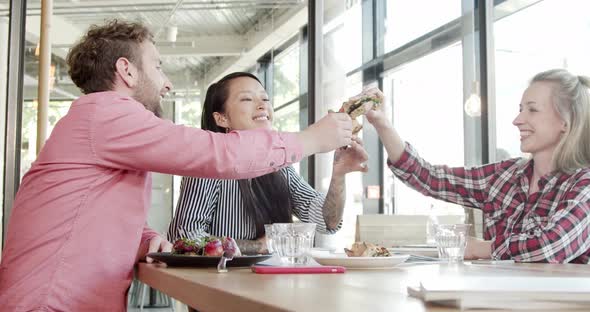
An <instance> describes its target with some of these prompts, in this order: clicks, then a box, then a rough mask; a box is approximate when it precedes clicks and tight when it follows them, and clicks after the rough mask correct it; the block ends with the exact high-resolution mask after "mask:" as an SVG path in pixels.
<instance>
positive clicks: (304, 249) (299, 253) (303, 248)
mask: <svg viewBox="0 0 590 312" xmlns="http://www.w3.org/2000/svg"><path fill="white" fill-rule="evenodd" d="M272 231H273V237H272V247H273V249H274V251H275V252H276V253H277V254H278V256H279V257H280V258H281V262H283V263H284V264H287V265H298V264H307V263H308V262H309V260H310V258H311V247H312V246H313V238H314V235H315V224H314V223H274V224H273V225H272Z"/></svg>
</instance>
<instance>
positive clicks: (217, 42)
mask: <svg viewBox="0 0 590 312" xmlns="http://www.w3.org/2000/svg"><path fill="white" fill-rule="evenodd" d="M156 45H157V46H158V50H159V51H160V55H162V56H166V57H191V56H236V55H241V54H242V53H244V52H245V51H246V50H247V41H246V39H244V37H243V36H207V37H182V38H178V41H176V42H165V41H162V42H157V43H156Z"/></svg>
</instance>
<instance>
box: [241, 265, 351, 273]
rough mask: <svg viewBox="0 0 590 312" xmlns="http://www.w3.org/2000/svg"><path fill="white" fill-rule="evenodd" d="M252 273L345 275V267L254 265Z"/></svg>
mask: <svg viewBox="0 0 590 312" xmlns="http://www.w3.org/2000/svg"><path fill="white" fill-rule="evenodd" d="M252 272H254V273H257V274H300V273H308V274H322V273H323V274H325V273H344V272H346V268H345V267H341V266H328V265H325V266H310V267H282V266H266V265H253V266H252Z"/></svg>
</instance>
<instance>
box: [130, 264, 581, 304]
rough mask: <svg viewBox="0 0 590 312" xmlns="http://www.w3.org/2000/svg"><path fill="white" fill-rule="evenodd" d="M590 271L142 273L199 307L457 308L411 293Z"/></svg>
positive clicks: (412, 268)
mask: <svg viewBox="0 0 590 312" xmlns="http://www.w3.org/2000/svg"><path fill="white" fill-rule="evenodd" d="M446 275H448V276H496V277H497V276H507V277H508V276H563V277H566V276H572V277H575V276H586V277H590V267H589V266H587V265H576V264H495V265H491V264H485V265H484V264H469V263H466V264H464V265H454V266H450V265H445V264H427V265H425V264H413V265H410V264H404V265H401V266H397V267H395V268H392V269H371V270H369V269H366V270H354V269H349V270H348V271H347V272H346V273H344V274H254V273H252V272H251V271H250V269H248V268H230V269H229V272H227V273H217V271H216V270H215V269H214V268H210V269H209V268H207V269H199V268H166V267H163V266H162V265H157V264H146V263H141V264H139V268H138V278H139V279H140V280H141V281H142V282H144V283H146V284H148V285H150V286H151V287H153V288H156V289H158V290H160V291H162V292H164V293H166V294H168V295H170V296H171V297H173V298H175V299H177V300H179V301H181V302H184V303H185V304H187V305H189V306H192V307H194V308H196V309H197V310H199V311H205V312H208V311H355V312H358V311H415V312H419V311H437V312H438V311H455V310H454V309H449V308H443V307H439V306H434V305H425V304H424V303H423V302H422V301H420V300H418V299H415V298H412V297H409V296H408V295H407V291H406V287H407V286H408V285H417V284H418V283H419V281H420V280H422V279H425V278H429V277H433V276H446Z"/></svg>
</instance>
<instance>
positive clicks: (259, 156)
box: [0, 92, 302, 311]
mask: <svg viewBox="0 0 590 312" xmlns="http://www.w3.org/2000/svg"><path fill="white" fill-rule="evenodd" d="M301 157H302V147H301V144H300V143H299V142H298V140H297V139H296V138H295V135H294V134H289V133H278V132H272V131H264V130H253V131H241V132H232V133H230V134H219V133H212V132H207V131H203V130H200V129H196V128H190V127H185V126H180V125H175V124H173V123H172V122H170V121H166V120H162V119H159V118H157V117H155V116H154V114H153V113H151V112H149V111H147V110H146V109H145V108H144V107H143V106H142V105H141V104H140V103H138V102H136V101H135V100H133V99H131V98H130V97H125V96H121V95H119V94H117V93H115V92H100V93H93V94H90V95H86V96H83V97H81V98H79V99H78V100H76V101H75V102H74V103H73V104H72V106H71V108H70V110H69V111H68V114H67V115H66V116H64V117H63V118H62V119H61V120H60V121H59V122H58V123H57V125H56V126H55V128H54V130H53V132H52V134H51V136H50V137H49V139H48V140H47V142H46V144H45V146H44V147H43V149H42V151H41V153H40V154H39V156H38V158H37V160H36V161H35V162H34V163H33V166H32V167H31V169H30V170H29V172H28V173H27V174H26V175H25V176H24V178H23V181H22V184H21V186H20V189H19V191H18V194H17V196H16V199H15V202H14V207H13V210H12V215H11V216H10V222H9V224H8V234H7V237H6V246H5V249H4V251H3V258H2V262H1V263H0V311H31V310H33V311H39V310H40V311H125V310H126V303H125V301H126V291H127V289H128V287H129V284H130V282H131V278H132V271H133V265H134V263H135V258H136V255H137V251H138V247H139V245H140V243H142V242H143V241H145V240H147V239H149V238H151V237H153V236H154V235H157V234H156V233H155V232H154V231H152V230H150V229H149V228H147V227H146V226H145V222H146V215H147V212H148V209H149V207H150V192H151V179H150V174H149V173H148V172H149V171H156V172H163V173H170V174H177V175H183V176H195V177H210V178H226V179H236V178H249V177H255V176H260V175H263V174H266V173H269V172H272V171H275V170H277V169H279V168H281V167H284V166H286V165H289V164H291V163H293V162H296V161H299V160H300V159H301Z"/></svg>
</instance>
